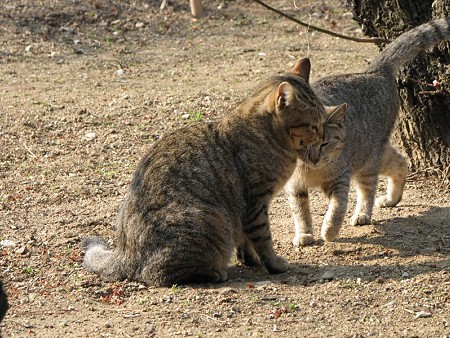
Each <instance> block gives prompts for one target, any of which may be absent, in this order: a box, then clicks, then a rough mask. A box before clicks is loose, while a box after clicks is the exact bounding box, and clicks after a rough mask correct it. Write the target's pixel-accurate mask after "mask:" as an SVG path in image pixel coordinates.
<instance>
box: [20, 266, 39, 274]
mask: <svg viewBox="0 0 450 338" xmlns="http://www.w3.org/2000/svg"><path fill="white" fill-rule="evenodd" d="M23 271H24V272H26V273H27V274H29V275H35V274H36V270H35V269H33V268H32V267H31V266H26V267H24V268H23Z"/></svg>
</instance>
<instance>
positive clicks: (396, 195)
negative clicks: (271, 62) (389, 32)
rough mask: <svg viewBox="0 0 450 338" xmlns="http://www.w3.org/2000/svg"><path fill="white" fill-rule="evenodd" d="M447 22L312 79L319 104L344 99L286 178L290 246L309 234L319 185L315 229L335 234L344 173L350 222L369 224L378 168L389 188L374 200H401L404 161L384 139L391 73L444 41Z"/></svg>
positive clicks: (393, 94)
mask: <svg viewBox="0 0 450 338" xmlns="http://www.w3.org/2000/svg"><path fill="white" fill-rule="evenodd" d="M449 20H450V19H448V18H446V19H441V20H435V21H431V22H429V23H426V24H423V25H421V26H418V27H417V28H414V29H412V30H410V31H408V32H406V33H404V34H402V35H401V36H400V37H398V38H397V39H396V40H395V41H393V42H392V43H391V44H389V45H388V46H387V47H386V48H385V49H384V50H383V51H382V52H381V53H380V54H379V55H378V56H377V57H376V58H375V60H374V61H373V62H372V64H371V65H370V66H369V68H368V70H367V71H366V72H364V73H361V74H345V75H337V76H330V77H326V78H323V79H321V80H319V81H318V82H316V83H314V84H312V85H311V86H312V88H313V90H314V91H315V93H316V94H317V95H318V96H319V97H320V98H321V99H322V101H323V102H324V104H326V105H333V104H337V103H339V102H347V103H348V106H349V109H348V111H347V113H346V116H345V122H344V120H342V121H335V120H332V121H330V123H329V125H328V126H327V124H325V126H324V128H325V139H324V141H323V142H320V143H318V144H316V145H314V146H312V147H308V149H307V150H305V151H302V152H301V154H300V157H301V159H302V161H299V162H298V163H299V165H298V166H297V169H296V171H295V173H294V175H293V176H292V178H291V179H290V181H289V182H288V184H287V187H286V192H287V194H288V199H289V204H290V206H291V210H292V214H293V217H294V223H295V238H294V240H293V243H294V245H295V246H298V245H308V244H311V243H312V242H313V240H314V238H313V228H312V218H311V214H310V211H309V201H308V190H309V188H314V187H319V188H321V189H322V190H323V191H324V192H325V194H326V195H327V197H328V198H329V200H330V203H329V207H328V211H327V213H326V215H325V218H324V221H323V225H322V230H321V235H322V238H323V239H324V240H326V241H333V240H334V239H336V237H337V236H338V234H339V230H340V228H341V225H342V223H343V220H344V217H345V213H346V211H347V197H348V190H349V185H350V179H354V180H355V181H356V184H357V191H358V196H357V205H356V210H355V212H354V215H353V216H352V218H351V221H350V223H351V224H352V225H364V224H369V223H370V221H371V216H372V208H373V205H374V197H375V189H376V186H377V179H378V175H379V174H381V175H383V176H387V177H388V187H387V192H386V195H384V196H382V197H379V198H378V199H377V200H376V204H377V205H378V206H380V207H391V206H395V205H396V204H397V203H398V202H399V201H400V200H401V198H402V194H403V188H404V186H405V181H406V173H407V163H406V160H405V158H404V157H403V156H402V155H400V154H399V153H398V152H397V151H396V150H395V149H394V148H393V147H392V146H391V145H390V144H389V137H390V135H391V131H392V128H393V126H394V124H395V120H396V118H397V115H398V109H399V97H398V92H397V85H396V78H395V77H396V74H397V73H398V71H399V68H400V67H401V66H402V65H403V64H404V63H405V62H407V61H409V60H411V59H412V58H414V57H415V56H416V55H417V54H418V53H419V52H421V51H424V50H426V49H428V48H431V47H433V46H435V45H436V44H438V43H439V42H441V41H443V40H445V39H449V37H450V30H449Z"/></svg>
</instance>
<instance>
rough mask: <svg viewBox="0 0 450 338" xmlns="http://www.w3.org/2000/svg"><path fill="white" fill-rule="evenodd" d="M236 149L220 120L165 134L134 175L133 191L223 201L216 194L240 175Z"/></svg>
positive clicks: (216, 201) (169, 197) (142, 193)
mask: <svg viewBox="0 0 450 338" xmlns="http://www.w3.org/2000/svg"><path fill="white" fill-rule="evenodd" d="M238 176H239V175H238V172H237V170H236V168H235V166H234V160H233V149H232V147H231V145H230V144H229V142H227V139H226V138H224V137H222V136H221V133H220V132H219V130H218V124H217V123H198V124H193V125H190V126H187V127H184V128H181V129H178V130H175V131H172V132H170V133H167V134H166V135H164V136H163V137H162V138H161V139H160V140H159V141H158V142H156V143H155V144H154V145H153V146H151V147H150V148H149V149H148V150H147V152H146V153H145V155H144V156H143V158H142V159H141V161H140V163H139V165H138V168H137V170H136V172H135V174H134V176H133V180H132V183H131V186H130V192H131V193H134V194H138V195H144V194H147V195H149V194H150V196H157V195H163V196H166V197H167V199H171V200H177V199H179V200H180V201H183V200H188V201H189V202H192V201H193V199H195V198H196V197H197V198H199V199H206V200H209V201H210V203H212V204H213V203H218V204H220V203H221V202H223V201H221V200H220V196H219V195H218V194H215V191H217V189H214V187H217V186H221V185H222V184H224V182H225V181H226V180H228V182H232V183H236V182H234V181H235V180H237V178H238Z"/></svg>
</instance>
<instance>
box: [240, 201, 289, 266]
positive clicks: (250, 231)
mask: <svg viewBox="0 0 450 338" xmlns="http://www.w3.org/2000/svg"><path fill="white" fill-rule="evenodd" d="M253 210H256V211H255V212H254V213H253V215H251V217H249V218H250V220H247V222H243V224H242V230H243V232H244V234H245V235H246V236H247V238H248V240H249V241H250V242H251V244H252V245H253V248H254V250H255V252H256V253H257V254H258V256H259V259H260V260H261V263H262V265H264V267H265V268H266V269H267V271H268V272H269V273H281V272H285V271H287V269H288V267H289V264H288V262H287V261H286V260H285V259H284V258H283V257H281V256H278V255H276V254H275V251H274V250H273V243H272V234H271V232H270V225H269V216H268V213H267V205H262V206H260V207H259V206H256V207H255V208H253Z"/></svg>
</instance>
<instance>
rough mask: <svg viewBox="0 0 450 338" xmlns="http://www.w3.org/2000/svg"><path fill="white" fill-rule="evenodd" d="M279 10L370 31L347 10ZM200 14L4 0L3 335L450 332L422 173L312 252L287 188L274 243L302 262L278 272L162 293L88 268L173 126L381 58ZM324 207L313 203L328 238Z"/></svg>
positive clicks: (182, 8) (448, 287)
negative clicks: (264, 91)
mask: <svg viewBox="0 0 450 338" xmlns="http://www.w3.org/2000/svg"><path fill="white" fill-rule="evenodd" d="M271 3H272V4H273V5H276V6H277V7H278V8H281V9H283V10H286V11H287V12H288V13H291V14H295V15H297V16H298V17H299V18H301V19H304V20H306V21H307V20H309V19H311V22H312V23H313V24H315V25H318V26H322V27H324V28H328V29H333V30H335V31H337V32H341V33H344V34H348V35H354V36H360V34H361V33H360V32H359V29H358V27H357V26H356V25H355V24H354V23H353V21H352V19H351V14H349V13H348V10H347V9H345V8H344V7H343V4H342V3H341V1H338V0H327V1H313V0H310V1H306V2H304V3H302V4H298V3H297V8H295V7H294V4H293V2H292V1H287V0H279V1H271ZM205 4H206V12H207V17H206V18H204V19H201V20H192V19H191V17H190V15H189V7H188V3H187V1H179V0H177V1H175V2H174V3H171V5H170V6H169V8H168V9H167V10H165V11H163V12H160V11H159V3H158V2H156V1H151V0H147V1H140V0H138V1H119V0H112V1H106V0H98V1H95V0H73V1H72V0H70V1H69V0H64V1H52V0H3V1H2V4H1V5H0V7H1V10H0V31H1V32H0V73H1V77H0V85H1V87H0V91H1V94H0V103H1V104H0V241H1V243H2V245H1V246H0V278H1V279H2V280H3V281H4V283H5V286H6V290H7V292H8V295H9V300H10V303H11V309H10V311H9V312H8V315H7V317H6V318H5V320H4V321H3V323H2V324H1V326H0V329H1V331H2V333H3V336H4V337H151V336H157V337H161V336H169V335H171V336H182V337H183V336H194V337H220V336H228V337H230V336H231V337H240V336H255V337H268V336H270V337H330V336H335V337H369V336H374V337H444V336H449V335H450V327H449V325H450V311H449V310H450V295H449V291H450V258H449V255H450V226H449V225H450V200H449V197H450V193H449V191H448V190H447V189H446V188H445V187H444V186H443V185H442V184H441V182H440V181H439V180H432V179H426V178H423V177H422V176H421V175H412V176H410V178H409V180H408V183H407V186H406V191H405V195H404V200H403V201H402V202H401V203H400V204H399V206H398V207H395V208H392V209H382V210H380V209H376V210H375V212H374V216H373V219H374V221H373V224H372V225H370V226H364V227H352V226H350V225H349V224H344V226H343V231H342V233H341V239H339V240H338V241H337V242H335V243H326V244H323V243H320V242H319V243H318V244H317V245H313V246H310V247H306V248H301V249H299V250H295V249H294V248H293V246H292V244H291V240H292V237H293V225H292V223H293V222H292V219H291V216H290V212H289V210H288V207H287V203H286V200H285V197H284V196H283V195H280V196H278V197H277V198H276V199H275V201H274V204H273V206H272V208H271V213H270V214H271V220H272V230H273V237H274V239H275V245H276V250H277V252H279V253H280V254H282V255H284V256H285V257H286V258H287V259H288V260H289V261H290V263H291V269H290V270H289V271H288V272H287V273H284V274H281V275H268V274H267V273H265V272H264V271H262V270H261V269H256V268H255V269H252V268H247V267H244V266H241V265H239V264H238V263H237V262H236V261H233V262H232V264H231V267H230V272H229V277H230V278H229V280H228V281H227V282H225V283H222V284H218V285H194V286H173V287H172V288H149V287H145V286H143V285H139V284H138V283H134V282H127V281H125V282H117V283H105V282H103V281H101V280H100V279H99V278H98V277H97V276H94V275H92V274H89V273H87V272H86V271H84V270H83V268H82V266H81V262H82V253H81V251H80V248H79V243H80V240H81V239H82V238H83V237H85V236H89V235H100V236H103V237H105V238H108V239H111V240H114V231H113V226H114V222H115V217H116V213H117V209H118V205H119V204H120V202H121V201H122V199H123V196H124V193H125V191H126V188H127V185H128V183H129V181H130V178H131V175H132V173H133V171H134V168H135V166H136V164H137V162H138V161H139V159H140V156H141V154H143V152H144V150H145V148H146V147H148V146H149V145H151V144H152V143H153V142H154V141H155V140H156V139H158V138H159V137H160V136H161V135H162V134H163V133H164V132H166V131H167V130H169V129H172V128H178V127H180V126H182V125H185V124H190V123H202V122H203V121H208V120H211V119H216V118H220V117H221V116H223V115H224V114H226V112H227V111H229V110H230V109H233V107H235V106H236V104H237V103H238V102H239V101H240V100H241V99H242V98H243V97H245V96H246V95H247V94H248V93H250V92H251V90H252V88H253V87H254V86H255V83H257V82H259V81H261V80H263V79H264V78H266V77H268V76H270V75H272V74H274V73H277V72H281V71H287V70H289V68H290V67H291V66H292V64H293V63H294V61H295V60H296V59H297V58H299V57H303V56H309V57H310V58H311V60H312V64H313V74H312V77H313V79H317V78H319V77H321V76H325V75H328V74H337V73H346V72H355V71H360V70H363V69H364V67H365V65H366V62H365V60H370V59H371V58H372V57H373V56H374V55H376V53H377V48H376V47H374V46H370V45H362V44H357V43H354V42H347V41H344V40H339V39H336V38H333V37H330V36H327V35H323V34H317V33H310V34H307V32H306V30H305V29H304V28H301V27H297V26H296V25H295V24H293V23H291V22H289V21H286V20H285V19H281V18H279V17H277V16H276V15H274V14H271V13H270V12H268V11H267V10H265V9H263V8H261V7H259V6H258V5H257V4H254V3H252V2H248V1H243V0H237V1H224V2H222V1H215V0H212V1H205ZM308 13H309V14H311V16H309V14H308ZM383 188H384V184H383V183H381V184H380V190H382V189H383ZM354 195H355V194H354V192H352V193H351V197H352V200H351V203H350V207H349V217H350V214H351V211H352V208H353V206H354ZM325 210H326V201H325V200H324V198H323V197H322V196H321V194H318V193H317V194H314V195H313V203H312V212H313V217H314V222H315V224H317V227H316V230H317V233H318V230H319V226H318V225H319V224H320V223H321V220H322V218H323V215H324V213H325ZM349 217H348V219H349ZM348 219H347V221H348Z"/></svg>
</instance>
